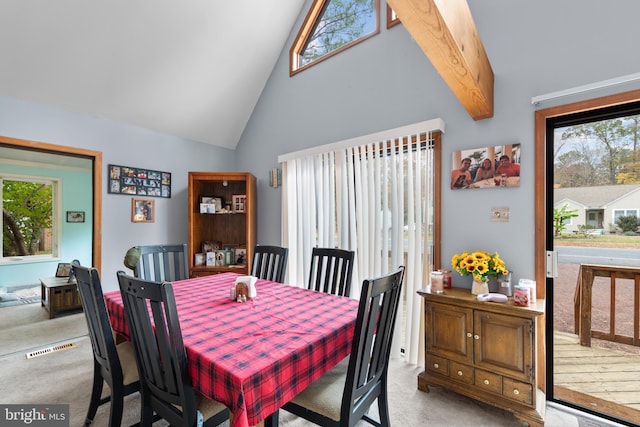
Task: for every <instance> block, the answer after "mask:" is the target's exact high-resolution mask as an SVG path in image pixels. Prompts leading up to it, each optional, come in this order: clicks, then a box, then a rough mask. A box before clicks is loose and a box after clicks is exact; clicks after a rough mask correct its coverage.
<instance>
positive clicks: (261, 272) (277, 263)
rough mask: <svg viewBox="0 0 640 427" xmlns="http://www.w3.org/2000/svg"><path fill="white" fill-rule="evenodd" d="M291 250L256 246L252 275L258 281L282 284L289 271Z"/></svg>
mask: <svg viewBox="0 0 640 427" xmlns="http://www.w3.org/2000/svg"><path fill="white" fill-rule="evenodd" d="M288 254H289V249H287V248H283V247H280V246H267V245H256V247H255V250H254V251H253V262H252V263H251V275H252V276H255V277H257V278H258V279H266V280H271V281H272V282H278V283H282V282H283V281H284V273H285V270H286V269H287V255H288Z"/></svg>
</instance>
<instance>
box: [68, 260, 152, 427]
mask: <svg viewBox="0 0 640 427" xmlns="http://www.w3.org/2000/svg"><path fill="white" fill-rule="evenodd" d="M72 271H73V274H74V276H75V278H76V283H77V284H78V292H79V294H80V301H81V302H82V309H83V310H84V314H85V318H86V319H87V327H88V330H89V337H90V339H91V347H93V386H92V387H91V400H90V402H89V409H88V410H87V416H86V419H85V423H84V425H85V426H88V425H90V424H91V423H92V422H93V418H94V417H95V415H96V411H97V410H98V407H99V406H100V405H102V404H104V403H107V402H109V401H111V407H110V409H109V426H111V427H116V426H117V427H119V426H120V422H121V420H122V411H123V401H124V397H125V396H127V395H129V394H132V393H135V392H137V391H139V390H140V382H139V381H138V368H137V366H136V361H135V355H134V351H133V346H132V345H131V343H130V342H128V341H125V342H122V343H120V344H117V345H116V342H115V338H114V334H113V330H112V329H111V322H110V321H109V314H108V312H107V307H106V305H105V302H104V295H103V293H102V286H101V284H100V276H99V274H98V271H97V270H96V269H95V268H93V267H83V266H81V265H79V264H73V265H72ZM105 382H106V383H107V384H108V385H109V388H110V389H111V395H110V396H107V397H105V398H104V399H103V398H101V396H102V387H103V385H104V383H105Z"/></svg>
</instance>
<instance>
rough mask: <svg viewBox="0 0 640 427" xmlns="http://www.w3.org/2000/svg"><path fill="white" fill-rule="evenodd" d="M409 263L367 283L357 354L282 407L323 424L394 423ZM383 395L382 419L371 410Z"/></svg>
mask: <svg viewBox="0 0 640 427" xmlns="http://www.w3.org/2000/svg"><path fill="white" fill-rule="evenodd" d="M403 276H404V267H402V266H401V267H400V268H398V270H397V271H395V272H394V273H392V274H389V275H387V276H383V277H380V278H377V279H371V280H365V281H364V282H363V283H362V293H361V295H360V305H359V306H358V315H357V318H356V326H355V331H354V336H353V344H352V346H351V354H350V356H349V357H347V358H345V359H344V360H343V361H342V362H340V363H339V364H338V365H336V367H334V368H333V369H332V370H330V371H329V372H327V373H325V374H324V375H323V376H322V377H320V378H319V379H318V380H316V381H314V382H313V383H311V384H310V385H309V386H308V387H307V388H306V389H304V390H303V391H302V392H301V393H300V394H298V395H297V396H296V397H294V398H293V399H292V400H291V401H289V402H288V403H286V404H285V405H284V406H283V407H282V409H283V410H285V411H288V412H291V413H293V414H295V415H297V416H299V417H302V418H304V419H306V420H308V421H311V422H312V423H314V424H317V425H321V426H341V427H343V426H349V427H351V426H354V425H355V424H356V423H357V422H358V421H359V420H361V419H362V420H365V421H367V422H368V423H370V424H373V425H375V426H385V427H388V426H389V425H390V421H389V408H388V403H387V370H388V367H389V355H390V352H391V341H392V338H393V330H394V326H395V320H396V315H397V312H398V305H399V301H400V290H401V288H402V279H403ZM376 399H377V401H378V413H379V417H380V421H379V422H378V421H376V420H374V419H373V418H371V417H370V416H369V415H368V411H369V407H370V406H371V405H372V404H373V402H374V401H375V400H376Z"/></svg>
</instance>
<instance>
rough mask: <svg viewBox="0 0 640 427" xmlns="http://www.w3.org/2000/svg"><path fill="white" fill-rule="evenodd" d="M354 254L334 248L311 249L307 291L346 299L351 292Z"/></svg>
mask: <svg viewBox="0 0 640 427" xmlns="http://www.w3.org/2000/svg"><path fill="white" fill-rule="evenodd" d="M354 255H355V252H353V251H348V250H345V249H335V248H317V247H316V248H313V250H312V252H311V270H310V272H309V289H313V290H315V291H319V292H325V293H328V294H334V295H341V296H344V297H348V296H349V293H350V292H351V276H352V275H353V257H354Z"/></svg>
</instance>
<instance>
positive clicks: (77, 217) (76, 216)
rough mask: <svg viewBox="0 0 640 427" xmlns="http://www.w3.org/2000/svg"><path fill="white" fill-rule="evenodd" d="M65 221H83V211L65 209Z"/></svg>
mask: <svg viewBox="0 0 640 427" xmlns="http://www.w3.org/2000/svg"><path fill="white" fill-rule="evenodd" d="M67 222H84V211H67Z"/></svg>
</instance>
